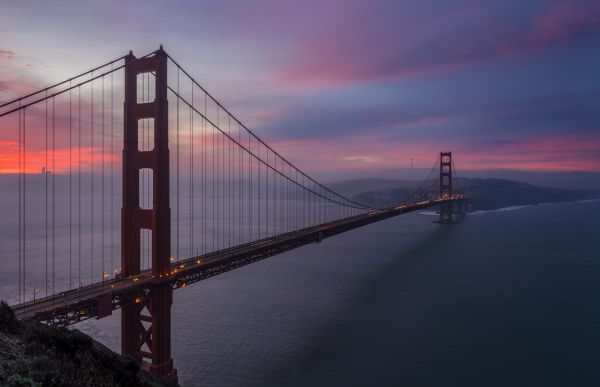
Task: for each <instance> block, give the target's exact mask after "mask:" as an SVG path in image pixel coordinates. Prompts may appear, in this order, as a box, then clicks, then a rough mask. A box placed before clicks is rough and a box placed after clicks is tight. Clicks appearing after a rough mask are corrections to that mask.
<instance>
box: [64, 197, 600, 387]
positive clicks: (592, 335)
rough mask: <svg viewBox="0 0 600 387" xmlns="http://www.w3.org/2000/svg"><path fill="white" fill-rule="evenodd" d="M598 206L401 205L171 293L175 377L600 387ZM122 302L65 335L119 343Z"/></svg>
mask: <svg viewBox="0 0 600 387" xmlns="http://www.w3.org/2000/svg"><path fill="white" fill-rule="evenodd" d="M599 218H600V203H599V202H586V203H579V204H577V203H563V204H552V205H545V206H537V207H536V206H532V207H523V208H516V209H512V210H511V211H495V212H487V213H478V214H476V215H471V216H467V217H465V218H463V219H462V220H461V222H460V224H455V225H451V226H448V225H438V224H436V223H433V222H432V221H433V220H434V219H435V218H434V217H432V216H430V215H427V213H425V214H417V213H415V214H408V215H403V216H400V217H397V218H394V219H390V220H387V221H384V222H380V223H377V224H373V225H370V226H367V227H364V228H361V229H357V230H354V231H351V232H348V233H345V234H342V235H339V236H336V237H334V238H331V239H328V240H325V241H323V242H322V243H320V244H314V245H309V246H305V247H302V248H299V249H296V250H294V251H290V252H287V253H285V254H281V255H279V256H275V257H272V258H268V259H266V260H263V261H260V262H258V263H254V264H252V265H249V266H246V267H243V268H240V269H237V270H234V271H232V272H229V273H226V274H223V275H220V276H217V277H214V278H211V279H208V280H206V281H203V282H200V283H197V284H194V285H193V286H190V287H187V288H184V289H181V290H178V291H176V292H175V297H174V304H173V358H174V360H175V366H176V367H177V369H178V375H179V380H180V383H181V384H182V385H183V386H337V385H339V386H598V385H600V373H599V372H598V371H597V370H598V367H599V366H600V302H599V301H598V297H599V295H600V238H599V236H600V235H599V231H600V227H599V225H598V219H599ZM119 321H120V316H119V313H118V311H117V312H116V313H115V315H113V316H112V317H109V318H105V319H102V320H92V321H86V322H83V323H80V324H78V325H76V326H75V328H78V329H81V330H82V331H84V332H86V333H89V334H91V335H92V336H94V337H95V338H96V339H98V340H100V341H101V342H103V343H105V344H106V345H108V346H109V347H112V348H113V349H115V350H118V349H119V333H120V330H119Z"/></svg>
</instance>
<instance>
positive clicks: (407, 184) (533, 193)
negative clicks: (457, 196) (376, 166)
mask: <svg viewBox="0 0 600 387" xmlns="http://www.w3.org/2000/svg"><path fill="white" fill-rule="evenodd" d="M432 183H433V181H432ZM419 184H420V183H419V182H416V181H407V180H388V179H356V180H347V181H343V182H339V183H334V184H330V185H329V186H330V187H331V188H332V189H333V190H337V191H338V192H341V193H343V194H345V195H350V196H351V197H352V199H354V200H356V201H358V202H360V203H363V204H367V205H370V206H374V207H385V206H390V205H393V204H395V203H399V202H402V201H406V200H409V199H410V198H411V194H412V192H413V191H414V190H415V189H416V188H417V187H418V186H419ZM454 184H455V187H457V189H461V190H464V191H466V192H467V193H468V195H469V203H470V204H471V205H472V207H473V209H474V210H493V209H497V208H502V207H509V206H516V205H526V204H541V203H554V202H568V201H576V200H584V199H592V198H598V197H600V192H599V191H597V190H571V189H562V188H552V187H543V186H538V185H533V184H528V183H523V182H519V181H514V180H508V179H484V178H460V179H457V180H455V182H454Z"/></svg>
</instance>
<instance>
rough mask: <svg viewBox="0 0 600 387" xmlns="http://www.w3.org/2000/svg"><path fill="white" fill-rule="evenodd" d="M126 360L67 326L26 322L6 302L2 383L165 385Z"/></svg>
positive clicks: (0, 320) (1, 326)
mask: <svg viewBox="0 0 600 387" xmlns="http://www.w3.org/2000/svg"><path fill="white" fill-rule="evenodd" d="M162 385H164V384H161V382H160V381H158V380H155V379H154V378H153V377H152V376H151V375H149V374H147V373H145V372H143V371H141V370H140V369H139V366H138V365H137V364H136V363H135V361H133V359H130V358H123V357H121V356H119V355H117V354H115V353H114V352H112V351H110V350H109V349H107V348H106V347H104V346H102V345H100V344H99V343H97V342H95V341H94V340H92V339H91V338H90V337H89V336H86V335H84V334H83V333H81V332H79V331H76V330H73V331H70V330H68V329H66V328H53V327H50V326H47V325H43V324H40V323H37V322H26V323H20V322H18V321H17V319H16V318H15V315H14V313H13V311H12V310H11V309H10V307H9V306H8V305H7V304H6V303H4V302H1V303H0V386H11V387H18V386H19V387H26V386H27V387H33V386H36V387H37V386H40V387H41V386H44V387H53V386H56V387H58V386H162Z"/></svg>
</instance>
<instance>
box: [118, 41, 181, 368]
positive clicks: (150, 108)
mask: <svg viewBox="0 0 600 387" xmlns="http://www.w3.org/2000/svg"><path fill="white" fill-rule="evenodd" d="M149 72H153V73H154V75H155V100H154V101H152V102H146V103H138V101H137V86H138V85H137V76H138V74H143V73H149ZM124 111H125V128H124V129H125V136H124V148H123V208H122V210H121V218H122V234H121V270H122V276H123V277H125V278H131V280H132V283H134V284H135V281H136V275H138V274H139V273H140V269H141V267H140V266H141V263H140V262H141V261H140V259H141V255H140V252H141V251H140V232H141V230H142V229H148V230H152V276H153V278H154V282H155V283H151V284H150V285H145V286H140V287H139V288H136V289H135V290H134V291H132V293H130V294H129V297H128V298H129V299H128V300H127V302H124V303H123V305H122V313H121V351H122V353H123V355H130V356H132V357H133V358H134V359H135V360H136V361H137V362H138V363H140V365H141V366H142V367H144V368H147V369H149V370H150V371H152V372H154V373H155V374H158V375H160V376H163V377H166V378H168V379H171V378H176V371H175V369H174V368H173V360H172V358H171V304H172V302H173V293H172V292H173V290H172V288H171V284H170V283H169V282H162V281H161V280H162V278H165V277H167V276H168V275H169V268H170V255H171V209H170V207H169V142H168V123H169V122H168V101H167V54H166V53H165V52H164V51H163V49H162V46H161V48H160V49H159V50H158V51H157V52H156V53H155V54H154V55H152V56H149V57H145V58H140V59H137V58H136V57H134V56H133V54H132V53H131V52H130V53H129V55H128V56H127V57H126V59H125V108H124ZM141 119H153V120H154V125H153V126H154V146H153V148H152V149H151V150H139V147H138V122H139V120H141ZM143 168H147V169H151V170H152V177H153V178H152V183H153V189H152V198H153V203H152V208H151V209H143V208H140V192H139V188H140V187H139V177H140V170H141V169H143Z"/></svg>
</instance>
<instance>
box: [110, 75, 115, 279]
mask: <svg viewBox="0 0 600 387" xmlns="http://www.w3.org/2000/svg"><path fill="white" fill-rule="evenodd" d="M110 70H111V73H110V273H109V274H114V270H115V264H114V256H115V219H114V218H115V184H114V183H115V163H114V157H115V127H114V124H115V112H114V104H113V102H114V91H115V90H114V82H113V72H112V70H113V64H112V63H111V64H110Z"/></svg>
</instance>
